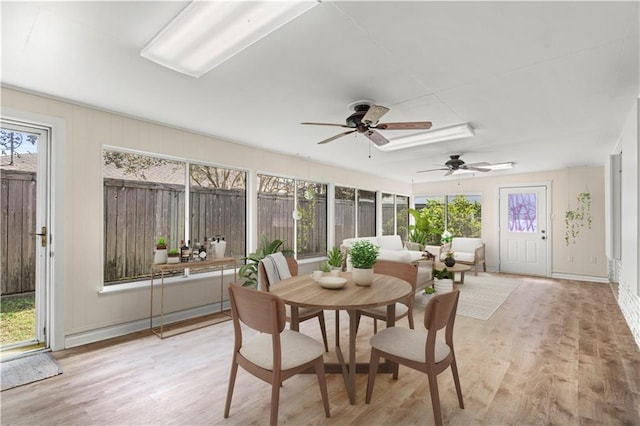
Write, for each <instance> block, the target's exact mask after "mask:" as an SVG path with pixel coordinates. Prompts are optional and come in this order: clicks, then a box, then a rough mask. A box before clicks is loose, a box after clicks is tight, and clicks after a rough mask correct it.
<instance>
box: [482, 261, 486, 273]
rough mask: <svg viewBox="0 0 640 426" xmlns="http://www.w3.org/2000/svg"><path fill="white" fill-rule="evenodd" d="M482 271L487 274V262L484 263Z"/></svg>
mask: <svg viewBox="0 0 640 426" xmlns="http://www.w3.org/2000/svg"><path fill="white" fill-rule="evenodd" d="M482 270H483V271H484V272H487V262H486V261H485V262H482Z"/></svg>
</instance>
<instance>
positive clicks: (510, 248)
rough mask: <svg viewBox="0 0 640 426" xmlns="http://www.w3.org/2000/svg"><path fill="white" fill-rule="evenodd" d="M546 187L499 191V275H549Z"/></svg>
mask: <svg viewBox="0 0 640 426" xmlns="http://www.w3.org/2000/svg"><path fill="white" fill-rule="evenodd" d="M547 191H548V188H547V186H546V185H541V186H527V187H502V188H500V272H509V273H513V274H523V275H541V276H548V275H549V270H548V265H549V259H548V257H549V256H548V255H549V252H548V250H549V235H548V229H547Z"/></svg>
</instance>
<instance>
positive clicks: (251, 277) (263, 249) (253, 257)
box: [238, 235, 293, 287]
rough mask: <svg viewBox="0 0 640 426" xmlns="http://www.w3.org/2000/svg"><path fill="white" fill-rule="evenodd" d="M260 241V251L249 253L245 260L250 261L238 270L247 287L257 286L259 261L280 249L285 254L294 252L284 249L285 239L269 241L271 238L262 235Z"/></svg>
mask: <svg viewBox="0 0 640 426" xmlns="http://www.w3.org/2000/svg"><path fill="white" fill-rule="evenodd" d="M260 241H261V243H260V248H259V249H258V251H257V252H255V253H249V255H248V256H247V257H245V258H244V260H246V261H248V262H249V263H247V264H246V265H243V266H242V267H241V268H240V270H239V271H238V274H239V275H240V278H244V281H243V283H242V285H243V286H245V287H250V286H252V287H257V285H258V263H260V261H261V260H262V259H264V258H265V257H266V256H267V255H268V254H273V253H276V252H278V251H281V252H282V253H283V254H285V255H286V254H291V253H293V251H292V250H285V249H282V246H283V245H284V241H282V240H273V241H269V238H267V236H266V235H262V237H261V238H260Z"/></svg>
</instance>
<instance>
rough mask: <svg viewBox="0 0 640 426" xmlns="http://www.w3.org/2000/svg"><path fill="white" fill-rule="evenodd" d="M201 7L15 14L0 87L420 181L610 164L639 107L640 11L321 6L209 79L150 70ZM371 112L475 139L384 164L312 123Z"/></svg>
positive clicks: (9, 22) (550, 6)
mask: <svg viewBox="0 0 640 426" xmlns="http://www.w3.org/2000/svg"><path fill="white" fill-rule="evenodd" d="M187 3H188V2H175V1H174V2H154V1H147V2H95V1H91V2H43V3H36V2H7V1H4V0H3V1H2V5H1V7H2V9H1V14H2V69H1V71H2V74H1V80H2V84H3V85H6V86H9V87H18V88H24V89H28V90H30V91H36V92H40V93H44V94H46V95H50V96H55V97H60V98H64V99H68V100H71V101H75V102H80V103H84V104H88V105H93V106H97V107H99V108H103V109H107V110H113V111H117V112H121V113H125V114H128V115H132V116H135V117H140V118H144V119H148V120H152V121H155V122H160V123H166V124H168V125H171V126H175V127H179V128H184V129H189V130H193V131H197V132H201V133H205V134H208V135H211V136H214V137H217V138H220V139H224V140H229V141H233V142H238V143H241V144H245V145H255V146H257V147H260V148H264V149H269V150H273V151H279V152H284V153H288V154H293V155H298V156H301V157H303V158H310V159H313V160H315V161H318V162H321V163H326V164H334V165H337V166H340V167H345V168H350V169H355V170H360V171H364V172H368V173H373V174H376V175H381V176H388V177H391V178H394V179H399V180H402V181H407V182H410V181H414V182H420V181H431V180H439V179H444V177H443V176H442V175H443V173H444V172H430V173H421V174H416V173H415V172H416V171H418V170H423V169H430V168H435V167H437V166H439V165H441V164H443V163H444V162H445V161H446V160H447V159H448V156H449V155H450V154H459V153H461V154H463V157H462V158H463V159H464V160H465V161H466V162H467V163H473V162H480V161H487V162H491V163H498V162H504V161H514V162H515V163H516V165H515V169H514V170H513V171H512V172H509V171H499V172H498V171H495V172H491V173H494V174H495V173H522V172H532V171H540V170H553V169H561V168H565V167H574V166H584V165H602V164H603V163H604V159H605V158H606V155H607V154H609V153H610V152H611V150H612V149H613V147H614V146H615V144H616V142H617V139H618V137H619V136H620V133H621V130H622V126H623V123H624V121H625V119H626V116H627V114H628V112H629V111H630V109H631V106H632V104H633V102H635V101H636V99H637V98H638V94H639V83H638V81H639V66H638V63H639V58H638V56H639V50H640V47H639V31H638V28H639V21H640V20H639V3H638V2H637V1H627V2H617V3H616V2H609V1H606V2H575V1H574V2H566V3H565V2H562V3H560V2H526V3H525V2H417V1H413V2H397V1H393V2H392V1H389V2H383V1H372V2H366V1H357V2H356V1H354V2H345V1H328V0H323V1H322V3H321V4H319V5H318V6H317V7H315V8H314V9H312V10H311V11H309V12H307V13H306V14H304V15H302V16H300V17H299V18H297V19H296V20H294V21H292V22H290V23H289V24H287V25H286V26H284V27H282V28H281V29H280V30H278V31H277V32H275V33H273V34H271V35H269V36H267V37H266V38H264V39H262V40H261V41H259V42H257V43H256V44H254V45H253V46H251V47H250V48H248V49H246V50H245V51H243V52H241V53H240V54H238V55H237V56H235V57H234V58H232V59H231V60H230V61H228V62H226V63H224V64H222V65H221V66H219V67H218V68H215V69H214V70H212V71H210V72H209V73H207V74H205V75H204V76H203V77H201V78H200V79H195V78H192V77H188V76H186V75H182V74H179V73H177V72H174V71H171V70H169V69H165V68H163V67H161V66H159V65H157V64H155V63H152V62H150V61H148V60H146V59H144V58H142V57H141V56H140V50H141V49H142V48H143V47H144V46H145V44H146V43H147V42H148V41H149V40H151V39H152V38H153V36H154V35H155V34H156V33H157V32H158V31H160V30H161V29H162V28H163V26H164V25H165V24H166V23H168V22H169V21H170V20H171V19H172V17H173V16H175V15H176V14H177V13H178V12H179V11H180V10H182V8H184V6H185V5H186V4H187ZM360 99H371V100H374V101H375V102H376V103H377V104H380V105H385V106H387V107H389V108H390V109H391V111H390V112H389V113H388V114H387V115H385V116H384V118H383V119H382V120H381V121H383V122H393V121H425V120H429V121H432V122H433V128H434V129H435V128H440V127H446V126H449V125H452V124H456V123H462V122H469V123H470V124H471V125H472V126H473V127H474V128H475V130H476V136H475V137H473V138H468V139H461V140H456V141H449V142H442V143H437V144H431V145H426V146H422V147H419V148H410V149H405V150H399V151H395V152H382V151H379V150H378V149H377V148H376V147H375V146H374V145H372V144H371V143H370V142H369V141H368V139H366V138H365V137H364V136H362V135H358V136H354V135H349V136H345V137H343V138H340V139H337V140H335V141H333V142H331V143H329V144H326V145H317V144H316V142H318V141H320V140H322V139H325V138H328V137H330V136H332V135H334V134H337V133H340V132H341V131H343V130H344V129H341V128H339V127H335V128H333V127H320V126H302V125H300V124H299V123H300V122H303V121H317V122H329V123H343V122H344V120H345V118H346V117H347V116H348V115H349V114H350V111H349V110H348V108H347V105H348V104H350V103H351V102H353V101H356V100H360ZM381 133H383V134H384V135H385V136H387V137H394V136H398V135H400V134H403V133H404V132H398V131H390V130H388V131H382V132H381ZM369 153H370V154H371V158H369ZM451 178H454V179H455V177H449V179H451Z"/></svg>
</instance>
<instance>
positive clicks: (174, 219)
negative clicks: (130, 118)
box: [103, 150, 246, 285]
mask: <svg viewBox="0 0 640 426" xmlns="http://www.w3.org/2000/svg"><path fill="white" fill-rule="evenodd" d="M187 170H188V171H189V174H188V178H187ZM187 179H188V186H187ZM103 185H104V276H103V277H104V283H105V285H111V284H118V283H121V282H126V281H133V280H137V279H141V278H146V277H148V276H149V265H150V264H151V262H152V260H153V250H154V248H155V242H156V241H157V239H158V238H159V237H164V238H165V239H166V240H167V248H168V249H178V248H179V247H180V245H181V242H183V241H187V242H188V243H190V241H193V242H195V241H196V240H197V241H198V242H199V243H201V244H203V245H205V237H206V239H207V240H209V241H210V240H211V238H212V237H214V236H217V235H220V237H221V238H222V236H224V237H225V239H226V241H227V249H226V252H225V255H226V256H234V257H238V258H239V257H242V256H244V254H245V245H246V173H245V172H244V171H238V170H230V169H224V168H220V167H215V166H209V165H196V164H190V163H188V162H185V161H178V160H168V159H164V158H159V157H153V156H147V155H141V154H136V153H128V152H119V151H114V150H104V151H103ZM187 191H188V195H189V202H188V203H186V194H187ZM187 217H188V218H189V224H190V226H189V229H187V228H186V220H185V218H187Z"/></svg>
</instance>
